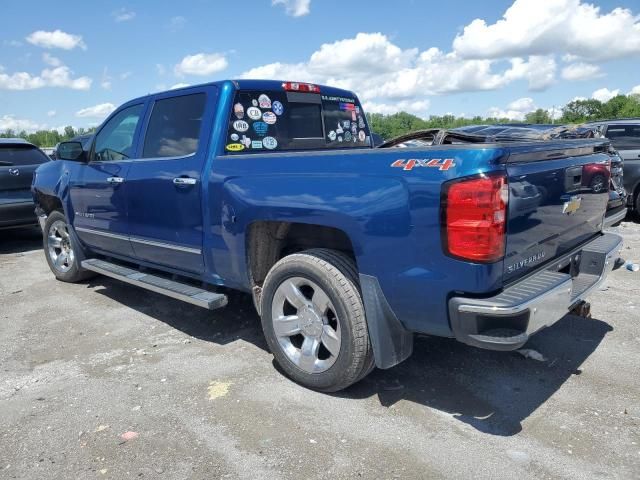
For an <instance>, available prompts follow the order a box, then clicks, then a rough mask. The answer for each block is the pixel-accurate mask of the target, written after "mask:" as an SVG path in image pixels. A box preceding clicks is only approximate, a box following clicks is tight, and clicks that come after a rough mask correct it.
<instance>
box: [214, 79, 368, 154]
mask: <svg viewBox="0 0 640 480" xmlns="http://www.w3.org/2000/svg"><path fill="white" fill-rule="evenodd" d="M370 147H371V137H370V133H369V127H368V125H367V122H366V118H365V116H364V112H363V111H362V108H361V107H360V104H359V102H358V100H357V99H356V98H353V97H342V96H331V95H323V94H320V93H309V92H291V91H284V90H282V91H273V90H271V91H249V90H241V91H239V92H237V93H236V96H235V98H234V101H233V108H232V112H231V118H230V119H229V126H228V131H227V138H226V141H225V150H226V151H227V153H231V154H233V153H256V152H267V151H270V150H327V149H345V148H370Z"/></svg>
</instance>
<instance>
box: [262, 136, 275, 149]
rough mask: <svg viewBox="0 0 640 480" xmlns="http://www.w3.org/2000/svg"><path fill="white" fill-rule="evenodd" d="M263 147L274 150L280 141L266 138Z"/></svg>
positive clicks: (263, 140)
mask: <svg viewBox="0 0 640 480" xmlns="http://www.w3.org/2000/svg"><path fill="white" fill-rule="evenodd" d="M262 145H264V148H267V149H269V150H273V149H274V148H276V147H277V146H278V141H277V140H276V139H275V138H273V137H264V138H263V139H262Z"/></svg>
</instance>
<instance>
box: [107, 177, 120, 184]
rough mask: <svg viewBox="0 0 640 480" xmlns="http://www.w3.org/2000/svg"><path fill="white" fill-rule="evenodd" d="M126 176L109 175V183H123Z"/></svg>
mask: <svg viewBox="0 0 640 480" xmlns="http://www.w3.org/2000/svg"><path fill="white" fill-rule="evenodd" d="M122 182H124V178H122V177H107V183H122Z"/></svg>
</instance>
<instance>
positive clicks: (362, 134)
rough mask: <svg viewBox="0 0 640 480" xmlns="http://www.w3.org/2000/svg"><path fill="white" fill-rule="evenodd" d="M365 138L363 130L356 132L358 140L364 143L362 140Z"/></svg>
mask: <svg viewBox="0 0 640 480" xmlns="http://www.w3.org/2000/svg"><path fill="white" fill-rule="evenodd" d="M365 138H367V135H366V134H365V133H364V130H360V131H359V132H358V140H360V141H361V142H364V139H365Z"/></svg>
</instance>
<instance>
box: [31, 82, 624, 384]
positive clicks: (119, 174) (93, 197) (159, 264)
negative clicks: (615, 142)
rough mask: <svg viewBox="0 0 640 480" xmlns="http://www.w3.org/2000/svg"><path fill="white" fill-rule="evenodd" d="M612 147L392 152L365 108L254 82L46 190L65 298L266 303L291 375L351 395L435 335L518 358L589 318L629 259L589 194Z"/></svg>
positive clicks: (199, 89) (225, 91) (208, 96)
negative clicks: (589, 298)
mask: <svg viewBox="0 0 640 480" xmlns="http://www.w3.org/2000/svg"><path fill="white" fill-rule="evenodd" d="M607 149H608V141H607V140H602V139H595V140H594V139H575V140H557V141H550V142H529V143H527V142H510V143H503V142H493V143H466V144H465V143H462V144H461V143H458V144H441V145H435V146H427V147H418V148H403V149H396V148H373V142H372V135H371V132H370V130H369V126H368V124H367V119H366V116H365V114H364V111H363V109H362V105H361V104H360V101H359V100H358V97H357V96H356V95H355V94H354V93H353V92H350V91H346V90H341V89H337V88H332V87H328V86H318V85H312V84H305V83H295V82H276V81H265V80H237V81H223V82H215V83H209V84H205V85H201V86H194V87H188V88H183V89H179V90H172V91H169V92H164V93H158V94H153V95H149V96H146V97H142V98H138V99H135V100H132V101H130V102H127V103H125V104H124V105H122V106H121V107H120V108H118V109H117V110H116V111H115V112H114V113H113V114H112V115H111V116H110V117H109V118H108V119H107V120H106V121H105V122H104V123H103V124H102V125H101V126H100V127H99V128H98V130H97V131H96V133H95V135H94V137H93V138H92V140H91V147H90V148H89V149H88V151H86V150H85V149H83V148H82V144H80V143H78V142H66V143H62V144H60V146H59V148H58V158H59V159H60V160H59V161H56V162H52V163H51V164H48V165H44V166H42V167H40V168H39V169H38V170H37V171H36V175H35V177H34V181H33V187H32V190H33V195H34V199H35V201H36V203H37V213H38V215H39V218H40V221H41V223H42V226H43V232H44V236H43V241H44V250H45V256H46V259H47V261H48V263H49V266H50V267H51V270H52V272H53V274H54V275H55V277H56V278H58V279H59V280H62V281H67V282H77V281H81V280H83V279H85V278H87V276H89V275H92V274H96V273H99V274H103V275H107V276H110V277H113V278H116V279H119V280H122V281H124V282H127V283H130V284H132V285H135V286H137V287H141V288H145V289H148V290H152V291H155V292H159V293H162V294H165V295H168V296H171V297H173V298H176V299H179V300H183V301H186V302H189V303H192V304H195V305H198V306H201V307H203V308H208V309H212V310H213V309H216V308H221V307H224V306H225V305H226V304H227V293H228V291H229V289H234V290H240V291H244V292H247V293H250V294H251V295H252V296H253V300H254V304H255V307H256V309H257V311H258V313H259V315H260V316H261V320H262V328H263V331H264V334H265V337H266V340H267V344H268V346H269V348H270V350H271V351H272V353H273V355H274V357H275V360H276V361H277V363H278V364H279V365H280V367H281V368H282V370H283V371H284V372H285V373H286V374H287V375H288V376H289V377H291V378H292V379H294V380H295V381H297V382H299V383H300V384H302V385H305V386H307V387H309V388H313V389H316V390H321V391H337V390H340V389H343V388H345V387H347V386H349V385H351V384H353V383H354V382H357V381H358V380H359V379H361V378H363V377H364V376H365V375H367V374H368V373H369V372H370V371H371V370H372V369H373V368H374V367H376V366H377V367H379V368H389V367H392V366H393V365H396V364H398V363H400V362H401V361H403V360H404V359H406V358H407V357H408V356H409V355H410V354H411V353H412V350H413V337H414V335H416V334H428V335H438V336H443V337H452V338H455V339H457V340H459V341H461V342H464V343H467V344H470V345H474V346H477V347H481V348H488V349H493V350H513V349H517V348H520V347H521V346H522V345H523V344H524V343H525V342H526V341H527V340H528V338H529V337H530V336H531V335H532V334H534V333H535V332H537V331H538V330H540V329H541V328H543V327H546V326H549V325H551V324H553V323H554V322H556V321H557V320H559V319H560V318H562V317H563V316H564V315H565V314H566V313H567V312H569V311H570V309H572V308H574V307H575V306H576V305H579V304H581V302H583V300H584V298H585V296H586V295H587V294H588V293H589V291H591V290H592V289H593V288H594V287H595V286H596V285H598V283H599V282H601V281H602V280H603V279H604V278H605V277H606V275H607V274H608V273H609V272H610V271H611V270H612V268H613V267H614V264H615V263H616V260H617V259H618V255H619V252H620V249H621V247H622V239H621V238H620V237H619V236H617V235H615V234H611V233H606V234H605V233H603V232H602V225H603V219H604V214H605V209H606V205H607V192H606V190H598V191H595V190H594V189H593V188H591V187H589V186H588V185H585V184H584V182H583V181H582V179H583V171H584V169H585V168H589V167H590V166H592V165H602V166H604V170H603V171H605V172H608V168H607V165H608V162H609V158H608V156H607V153H606V152H607ZM607 180H608V179H607ZM530 191H531V192H535V196H536V198H535V201H534V202H533V203H530V204H527V205H528V206H527V207H526V208H524V207H523V205H525V204H524V203H523V202H522V201H519V200H517V199H515V196H516V195H521V194H525V193H527V192H530ZM523 208H524V210H523Z"/></svg>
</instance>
